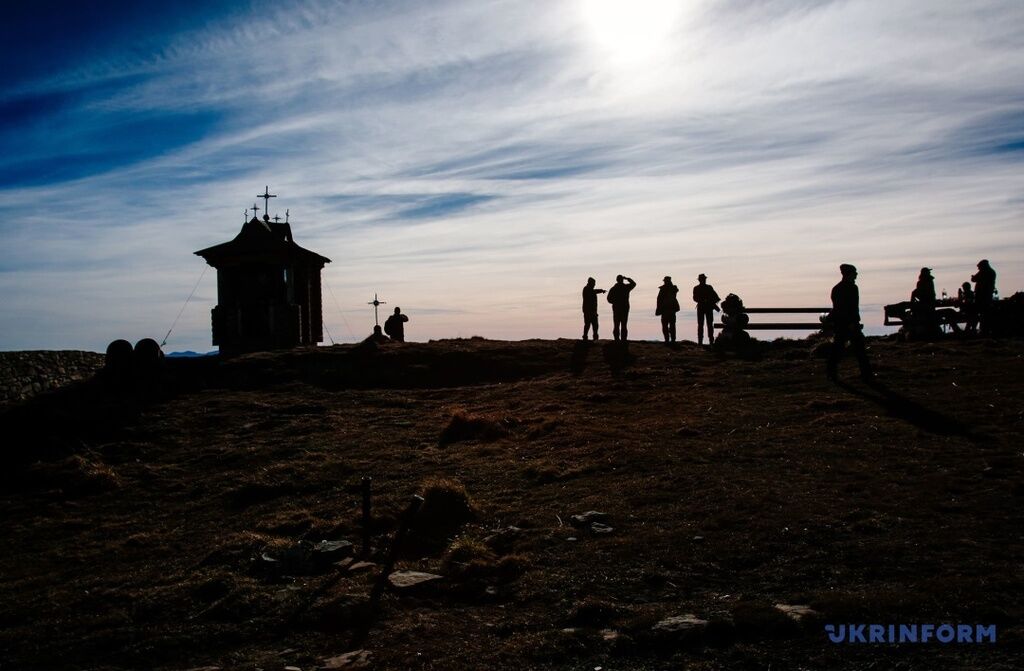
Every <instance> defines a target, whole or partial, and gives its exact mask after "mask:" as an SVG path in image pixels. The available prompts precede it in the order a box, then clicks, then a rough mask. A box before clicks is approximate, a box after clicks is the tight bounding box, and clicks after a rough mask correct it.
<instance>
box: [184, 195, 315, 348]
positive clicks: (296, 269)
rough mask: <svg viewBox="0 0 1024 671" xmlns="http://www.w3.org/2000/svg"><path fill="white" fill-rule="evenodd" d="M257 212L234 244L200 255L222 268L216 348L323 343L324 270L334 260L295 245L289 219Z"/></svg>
mask: <svg viewBox="0 0 1024 671" xmlns="http://www.w3.org/2000/svg"><path fill="white" fill-rule="evenodd" d="M260 197H261V198H265V199H267V200H266V202H269V198H273V197H274V196H271V195H270V194H269V190H268V192H267V193H265V194H263V195H261V196H260ZM257 209H258V208H255V207H254V208H253V217H252V219H250V220H248V221H247V222H246V223H245V224H243V225H242V230H241V231H239V233H238V235H236V236H235V239H234V240H231V241H229V242H225V243H222V244H219V245H214V246H213V247H207V248H206V249H201V250H199V251H198V252H196V254H197V255H198V256H201V257H203V258H204V259H206V262H207V263H208V264H210V265H211V266H213V267H214V268H216V269H217V306H216V307H214V308H213V344H214V345H218V346H219V347H220V351H221V352H222V353H224V354H228V355H230V354H238V353H241V352H256V351H262V350H272V349H284V348H288V347H295V346H296V345H315V344H316V343H318V342H320V341H322V340H323V338H324V336H323V313H322V298H321V289H320V271H321V270H322V269H323V267H324V264H326V263H330V262H331V260H330V259H328V258H327V257H325V256H321V255H319V254H317V253H316V252H311V251H309V250H308V249H303V248H302V247H300V246H298V245H297V244H295V241H294V240H292V229H291V225H290V224H289V223H288V222H287V220H286V221H284V222H279V221H271V219H270V217H269V216H268V215H267V214H266V213H264V215H263V218H262V219H260V218H258V217H257V216H255V211H256V210H257ZM275 219H279V217H275Z"/></svg>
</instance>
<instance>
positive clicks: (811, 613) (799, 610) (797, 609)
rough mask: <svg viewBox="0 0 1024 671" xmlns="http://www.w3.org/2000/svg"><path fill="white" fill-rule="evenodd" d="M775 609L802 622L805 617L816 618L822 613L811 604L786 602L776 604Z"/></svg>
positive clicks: (795, 620)
mask: <svg viewBox="0 0 1024 671" xmlns="http://www.w3.org/2000/svg"><path fill="white" fill-rule="evenodd" d="M775 609H776V610H778V611H780V612H782V613H784V614H785V615H786V616H788V617H789V618H790V619H792V620H793V621H794V622H800V621H802V620H803V619H804V618H815V617H818V616H819V615H821V613H819V612H818V611H816V610H814V609H813V608H811V607H810V606H803V605H790V604H785V603H777V604H775Z"/></svg>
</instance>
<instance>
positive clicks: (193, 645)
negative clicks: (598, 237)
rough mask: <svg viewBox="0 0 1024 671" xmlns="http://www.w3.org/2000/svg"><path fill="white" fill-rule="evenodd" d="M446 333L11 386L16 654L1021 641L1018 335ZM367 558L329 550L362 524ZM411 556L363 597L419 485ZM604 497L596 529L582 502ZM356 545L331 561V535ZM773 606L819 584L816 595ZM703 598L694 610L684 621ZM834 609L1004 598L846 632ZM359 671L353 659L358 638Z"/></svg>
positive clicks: (616, 657)
mask: <svg viewBox="0 0 1024 671" xmlns="http://www.w3.org/2000/svg"><path fill="white" fill-rule="evenodd" d="M870 348H871V349H870V354H871V356H872V359H873V361H874V362H875V363H876V364H877V369H878V372H879V376H880V382H881V383H880V385H877V386H867V385H865V384H864V383H862V382H861V381H859V379H856V378H855V364H854V362H852V361H846V362H844V368H842V369H841V373H843V372H845V373H846V374H847V375H848V376H849V378H850V379H851V382H849V383H848V384H842V385H834V384H830V383H829V382H827V381H826V380H825V376H824V364H823V361H822V359H821V358H820V357H819V353H818V352H817V348H816V345H815V343H813V342H810V341H797V342H778V343H774V344H771V345H766V346H765V347H764V348H763V351H762V352H761V353H760V354H759V355H758V356H756V357H750V358H741V357H736V356H733V355H727V356H721V355H718V354H715V353H713V352H711V351H710V350H706V349H700V348H698V347H697V346H696V345H694V344H691V343H681V344H680V345H679V346H678V348H676V349H669V348H667V347H665V346H663V345H660V344H654V343H633V344H631V346H630V358H629V359H624V358H623V357H622V356H621V355H620V353H619V352H618V350H617V349H616V348H614V347H608V346H607V344H606V343H603V342H601V343H596V344H592V345H590V346H586V345H583V344H581V343H577V342H573V341H567V340H560V341H525V342H515V343H508V342H494V341H485V340H477V339H473V340H453V341H440V342H431V343H427V344H412V343H410V344H405V345H387V346H384V347H382V348H380V349H379V350H374V349H372V348H371V349H367V348H363V347H354V346H338V347H331V348H319V349H310V350H295V351H290V352H282V353H273V354H256V355H249V356H244V357H240V358H238V359H234V360H231V361H228V362H223V363H221V362H217V361H216V360H210V361H205V360H204V361H180V362H171V361H169V362H167V365H168V370H167V376H168V379H167V381H166V383H165V384H164V386H163V387H162V388H160V389H143V390H139V391H135V390H133V391H131V392H127V393H124V392H122V393H120V394H119V393H114V392H110V391H109V390H106V389H104V387H103V385H102V384H100V383H99V382H98V381H93V382H91V383H85V384H81V385H79V386H76V387H71V388H68V389H65V390H61V391H60V392H58V393H56V394H50V395H44V396H42V397H39V398H37V399H34V400H33V401H31V402H29V403H27V404H24V405H21V406H17V407H15V408H13V409H12V410H10V411H9V412H8V413H7V414H6V415H5V416H4V417H3V420H2V426H0V428H2V429H3V430H4V435H5V436H6V438H5V443H6V445H5V447H4V448H3V450H4V465H3V466H4V468H3V471H4V473H5V476H4V488H3V494H2V496H0V511H2V512H0V519H3V521H4V532H3V538H4V551H3V552H2V553H0V576H2V579H0V623H2V627H0V668H18V669H64V668H66V669H79V668H95V669H133V668H156V669H188V668H192V667H202V666H217V667H221V668H224V669H235V668H237V669H253V668H257V667H258V668H263V669H272V670H277V669H282V668H283V667H284V666H287V665H294V666H297V667H300V668H302V669H313V668H317V667H318V666H319V665H322V664H324V663H325V662H324V660H325V659H327V658H330V657H334V656H337V655H340V654H342V653H345V652H347V651H349V650H351V649H352V648H353V647H358V648H359V649H365V650H368V651H369V652H370V657H371V661H370V665H371V668H375V669H392V668H396V669H397V668H403V669H404V668H410V669H456V670H458V669H484V668H488V669H497V668H500V669H524V668H574V669H577V668H578V669H593V668H594V667H597V666H601V667H603V668H605V669H660V668H696V669H764V668H768V666H769V665H770V667H771V668H772V669H773V670H777V669H798V668H844V669H861V668H863V669H873V668H886V669H888V668H900V669H945V668H948V669H963V668H975V669H1011V668H1019V667H1018V664H1019V662H1020V659H1021V658H1022V656H1024V636H1022V634H1024V629H1022V616H1024V577H1022V575H1021V565H1020V562H1021V557H1022V556H1024V532H1022V530H1024V513H1022V502H1024V479H1022V461H1024V457H1022V448H1021V445H1022V440H1021V438H1022V434H1024V375H1022V373H1024V343H1022V342H1021V341H1019V340H1006V341H981V340H977V341H965V342H944V343H934V344H901V343H897V342H894V341H892V340H881V339H872V340H871V341H870ZM362 476H371V477H372V478H373V490H374V499H373V506H374V521H373V528H372V531H373V553H372V555H371V556H370V557H369V559H370V561H372V562H374V563H376V564H377V567H376V568H375V567H372V566H371V567H365V568H364V569H363V570H358V569H357V570H350V569H349V568H344V564H345V563H346V561H347V560H346V561H342V562H341V566H340V567H339V566H335V565H333V564H328V565H324V564H319V565H318V564H317V563H316V560H315V559H314V560H311V559H310V556H311V555H310V552H311V550H310V546H309V545H308V544H304V543H302V542H303V541H308V542H309V543H314V544H315V543H318V542H319V541H321V540H348V541H351V542H353V543H354V544H355V545H356V546H357V548H358V546H359V542H360V532H361V526H360V518H359V498H360V497H359V482H360V478H361V477H362ZM417 492H419V493H426V494H427V499H428V501H427V506H428V507H431V509H432V511H433V513H432V514H428V513H429V511H425V513H424V514H423V515H421V516H420V518H417V520H416V521H415V522H414V529H413V532H412V534H411V536H410V538H409V541H408V543H407V544H406V546H405V549H404V551H403V553H402V554H401V556H400V558H399V561H398V568H399V569H412V570H418V571H426V572H430V573H435V574H438V575H442V576H444V577H443V579H442V580H439V581H435V582H433V583H429V584H427V585H425V586H423V587H422V588H421V589H418V590H413V589H410V590H407V591H401V592H399V591H396V590H389V591H387V592H386V593H385V595H384V597H383V599H382V601H381V603H380V610H379V617H378V619H377V620H376V622H375V623H374V624H373V626H372V627H371V628H370V629H369V631H368V632H367V633H366V634H365V636H363V637H362V638H361V640H357V641H354V640H353V635H354V633H355V632H357V631H358V630H359V625H360V624H361V623H362V622H366V621H367V618H368V612H369V606H368V605H367V597H368V595H369V594H370V591H371V587H372V583H373V581H374V579H375V578H376V574H377V572H379V570H380V569H379V564H380V563H381V562H382V561H383V559H384V554H385V551H386V548H387V541H388V540H389V539H390V538H391V536H392V534H393V533H394V529H395V527H396V525H397V518H398V515H399V513H400V511H401V510H402V509H403V508H404V506H405V505H406V502H407V501H408V500H409V497H410V496H411V495H412V494H414V493H417ZM591 510H594V511H599V512H602V513H605V514H606V517H604V518H602V522H601V523H602V524H605V525H606V526H608V527H611V531H609V532H604V530H603V529H602V528H601V527H594V528H593V529H592V528H590V527H589V525H587V526H584V527H582V528H577V527H576V526H574V525H573V520H572V519H571V518H572V516H573V515H577V514H580V513H584V512H586V511H591ZM336 558H337V557H331V561H334V559H336ZM776 604H787V605H799V606H807V607H809V608H810V609H811V610H810V611H804V612H806V615H804V616H803V617H802V618H798V617H797V616H796V615H795V614H793V615H787V614H786V613H784V612H783V611H782V610H780V609H778V608H776V607H775V606H776ZM687 614H692V615H694V616H696V618H694V620H695V621H696V620H700V621H704V622H705V623H704V624H700V623H696V624H693V625H692V626H685V627H683V628H681V629H680V628H676V629H675V630H673V628H672V627H671V626H658V623H664V621H665V620H666V618H670V617H674V616H682V615H687ZM825 622H842V623H846V622H869V623H870V622H881V623H889V622H894V623H901V622H936V623H940V622H963V623H971V624H973V623H976V622H977V623H996V624H997V625H998V626H999V642H998V643H997V644H995V645H977V646H972V645H959V646H957V645H948V646H941V645H937V644H931V645H917V646H901V647H895V646H885V645H871V646H868V645H860V646H838V645H834V644H832V643H830V642H829V641H828V639H827V637H826V636H825V634H824V632H823V629H822V627H823V624H824V623H825ZM345 668H356V666H349V667H345Z"/></svg>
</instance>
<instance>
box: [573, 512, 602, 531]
mask: <svg viewBox="0 0 1024 671" xmlns="http://www.w3.org/2000/svg"><path fill="white" fill-rule="evenodd" d="M608 519H609V515H608V513H601V512H598V511H596V510H588V511H587V512H585V513H581V514H579V515H573V516H572V517H570V518H569V523H570V524H572V525H573V526H574V527H588V526H590V525H591V524H592V523H593V522H600V523H602V524H603V523H605V522H607V521H608Z"/></svg>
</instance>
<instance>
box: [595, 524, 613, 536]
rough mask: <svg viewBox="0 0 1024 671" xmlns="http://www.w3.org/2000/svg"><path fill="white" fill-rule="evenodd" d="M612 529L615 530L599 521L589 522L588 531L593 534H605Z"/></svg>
mask: <svg viewBox="0 0 1024 671" xmlns="http://www.w3.org/2000/svg"><path fill="white" fill-rule="evenodd" d="M613 531H615V529H613V528H612V527H610V526H608V525H607V524H601V523H600V522H591V523H590V533H592V534H594V535H595V536H607V535H608V534H610V533H611V532H613Z"/></svg>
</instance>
